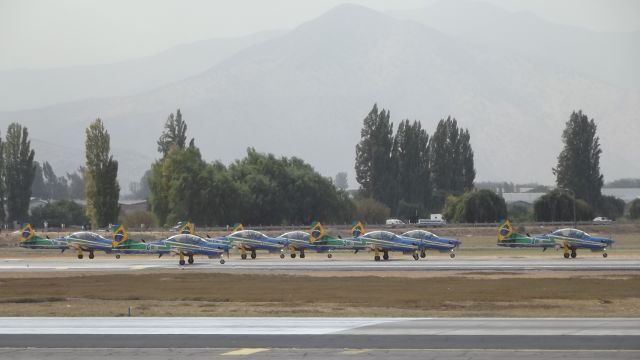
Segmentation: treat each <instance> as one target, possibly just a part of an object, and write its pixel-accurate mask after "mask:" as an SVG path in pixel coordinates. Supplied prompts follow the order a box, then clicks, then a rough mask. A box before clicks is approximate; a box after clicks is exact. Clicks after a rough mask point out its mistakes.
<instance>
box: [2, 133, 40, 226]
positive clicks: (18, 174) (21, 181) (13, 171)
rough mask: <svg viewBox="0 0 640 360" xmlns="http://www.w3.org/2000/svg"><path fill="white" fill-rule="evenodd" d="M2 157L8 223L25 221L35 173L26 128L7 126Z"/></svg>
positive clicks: (33, 153)
mask: <svg viewBox="0 0 640 360" xmlns="http://www.w3.org/2000/svg"><path fill="white" fill-rule="evenodd" d="M3 155H4V176H5V181H4V183H5V186H6V197H7V210H8V213H9V217H8V221H9V222H11V221H26V220H27V217H28V216H29V203H30V201H31V185H32V184H33V179H34V176H35V172H36V167H35V165H34V161H33V158H34V156H35V152H34V151H33V150H32V149H31V141H30V140H29V131H28V130H27V128H26V127H22V125H20V124H18V123H12V124H10V125H9V128H8V129H7V137H6V142H5V143H4V146H3Z"/></svg>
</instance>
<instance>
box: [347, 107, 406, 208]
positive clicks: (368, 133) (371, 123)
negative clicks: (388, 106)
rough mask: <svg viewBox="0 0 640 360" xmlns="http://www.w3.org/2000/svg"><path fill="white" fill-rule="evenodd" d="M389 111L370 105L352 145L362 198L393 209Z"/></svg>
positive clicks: (393, 179) (391, 135)
mask: <svg viewBox="0 0 640 360" xmlns="http://www.w3.org/2000/svg"><path fill="white" fill-rule="evenodd" d="M389 119H390V114H389V111H386V110H384V109H383V110H382V111H378V105H377V104H376V105H374V106H373V108H372V109H371V111H370V112H369V114H368V115H367V117H366V118H365V119H364V122H363V127H362V130H361V131H360V136H361V139H360V143H358V145H356V164H355V170H356V181H358V183H359V184H360V187H361V191H362V193H363V195H364V196H366V197H373V198H374V199H376V200H378V201H381V202H383V203H384V204H387V205H388V206H389V205H394V200H395V195H396V194H395V193H396V188H395V184H394V181H395V176H394V174H395V163H394V162H393V161H392V147H393V123H391V122H390V120H389Z"/></svg>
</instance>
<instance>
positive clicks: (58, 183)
mask: <svg viewBox="0 0 640 360" xmlns="http://www.w3.org/2000/svg"><path fill="white" fill-rule="evenodd" d="M42 174H43V177H44V185H45V189H46V193H47V199H53V200H62V199H67V198H68V197H69V189H68V185H67V179H66V178H65V177H58V176H57V175H56V173H55V172H54V171H53V167H51V164H49V162H47V161H45V162H44V163H43V164H42Z"/></svg>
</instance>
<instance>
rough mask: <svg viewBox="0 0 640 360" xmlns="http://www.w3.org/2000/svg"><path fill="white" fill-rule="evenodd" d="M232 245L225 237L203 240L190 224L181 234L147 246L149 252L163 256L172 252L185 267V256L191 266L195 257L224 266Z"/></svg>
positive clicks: (183, 227)
mask: <svg viewBox="0 0 640 360" xmlns="http://www.w3.org/2000/svg"><path fill="white" fill-rule="evenodd" d="M230 247H231V246H230V244H229V242H228V241H226V239H224V237H220V238H215V239H211V238H203V237H200V236H198V235H195V234H194V231H193V225H191V223H190V222H188V223H186V224H184V225H183V226H182V228H181V229H180V233H179V234H177V235H173V236H171V237H169V238H167V239H164V240H157V241H154V242H151V243H149V244H148V245H147V249H148V251H149V252H154V253H157V254H159V255H160V256H162V254H163V253H166V252H171V253H173V254H176V255H179V256H180V260H179V262H178V263H179V264H180V265H184V264H185V263H186V262H185V259H184V258H185V256H186V257H187V261H188V263H189V264H193V263H194V259H193V257H194V255H204V256H207V257H208V258H209V259H220V264H224V263H225V261H224V259H223V256H224V254H227V255H228V254H229V249H230Z"/></svg>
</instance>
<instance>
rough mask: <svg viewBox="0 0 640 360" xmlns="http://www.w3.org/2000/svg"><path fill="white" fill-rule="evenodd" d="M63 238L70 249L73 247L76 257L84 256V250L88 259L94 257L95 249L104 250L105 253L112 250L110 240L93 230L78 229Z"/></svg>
mask: <svg viewBox="0 0 640 360" xmlns="http://www.w3.org/2000/svg"><path fill="white" fill-rule="evenodd" d="M64 240H65V241H66V242H67V244H68V245H69V248H70V249H75V250H76V252H77V254H78V259H82V258H83V257H84V254H83V253H84V252H88V253H89V259H93V258H94V256H95V255H94V253H95V252H96V251H104V253H105V254H110V253H112V252H113V246H112V240H111V239H107V238H105V237H102V236H100V235H98V234H96V233H94V232H90V231H79V232H75V233H73V234H70V235H67V236H65V238H64Z"/></svg>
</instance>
